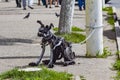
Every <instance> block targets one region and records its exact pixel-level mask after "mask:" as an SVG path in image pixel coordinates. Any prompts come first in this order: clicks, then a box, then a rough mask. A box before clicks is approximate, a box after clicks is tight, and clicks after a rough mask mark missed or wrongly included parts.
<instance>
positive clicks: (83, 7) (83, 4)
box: [83, 0, 85, 10]
mask: <svg viewBox="0 0 120 80" xmlns="http://www.w3.org/2000/svg"><path fill="white" fill-rule="evenodd" d="M83 8H84V10H85V0H83Z"/></svg>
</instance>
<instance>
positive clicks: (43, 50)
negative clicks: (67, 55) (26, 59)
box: [36, 44, 45, 65]
mask: <svg viewBox="0 0 120 80" xmlns="http://www.w3.org/2000/svg"><path fill="white" fill-rule="evenodd" d="M44 53H45V44H43V45H42V52H41V55H40V57H39V60H38V61H37V62H36V64H37V65H38V64H39V63H40V62H41V60H42V58H43V55H44Z"/></svg>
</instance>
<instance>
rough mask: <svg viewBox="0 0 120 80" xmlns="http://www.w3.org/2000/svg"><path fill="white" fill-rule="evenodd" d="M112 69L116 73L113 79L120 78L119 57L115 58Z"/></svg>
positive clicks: (119, 79)
mask: <svg viewBox="0 0 120 80" xmlns="http://www.w3.org/2000/svg"><path fill="white" fill-rule="evenodd" d="M113 68H114V70H117V75H116V76H115V77H114V80H120V59H117V60H116V62H115V63H114V64H113Z"/></svg>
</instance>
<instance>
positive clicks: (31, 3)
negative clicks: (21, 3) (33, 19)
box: [28, 0, 34, 9]
mask: <svg viewBox="0 0 120 80" xmlns="http://www.w3.org/2000/svg"><path fill="white" fill-rule="evenodd" d="M32 5H33V0H28V7H29V8H30V9H34V8H33V7H32Z"/></svg>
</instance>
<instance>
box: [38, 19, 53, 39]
mask: <svg viewBox="0 0 120 80" xmlns="http://www.w3.org/2000/svg"><path fill="white" fill-rule="evenodd" d="M37 23H39V24H40V28H39V30H38V36H39V37H43V38H45V39H49V38H50V37H51V36H52V33H51V32H50V29H51V28H52V27H54V25H53V24H52V23H51V24H50V25H44V24H43V23H42V22H41V21H39V20H37Z"/></svg>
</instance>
